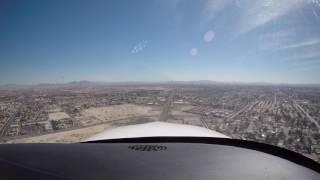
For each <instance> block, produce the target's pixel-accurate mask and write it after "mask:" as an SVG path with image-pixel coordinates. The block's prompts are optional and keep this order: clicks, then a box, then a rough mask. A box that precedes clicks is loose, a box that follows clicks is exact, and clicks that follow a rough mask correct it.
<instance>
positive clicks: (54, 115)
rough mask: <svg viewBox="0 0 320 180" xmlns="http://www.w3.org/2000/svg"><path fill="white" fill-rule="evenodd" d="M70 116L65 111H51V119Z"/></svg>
mask: <svg viewBox="0 0 320 180" xmlns="http://www.w3.org/2000/svg"><path fill="white" fill-rule="evenodd" d="M69 117H70V116H69V115H68V114H67V113H65V112H54V113H49V120H60V119H65V118H69Z"/></svg>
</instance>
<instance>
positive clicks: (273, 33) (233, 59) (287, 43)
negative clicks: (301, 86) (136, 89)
mask: <svg viewBox="0 0 320 180" xmlns="http://www.w3.org/2000/svg"><path fill="white" fill-rule="evenodd" d="M0 27H1V28H0V84H37V83H66V82H70V81H80V80H89V81H106V82H109V81H110V82H114V81H194V80H212V81H221V82H269V83H307V84H308V83H320V0H259V1H252V0H135V1H132V0H103V1H100V0H75V1H73V0H55V1H49V0H28V1H25V0H20V1H16V0H2V1H0Z"/></svg>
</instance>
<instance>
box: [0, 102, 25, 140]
mask: <svg viewBox="0 0 320 180" xmlns="http://www.w3.org/2000/svg"><path fill="white" fill-rule="evenodd" d="M21 107H22V105H20V107H19V108H18V109H17V111H16V112H14V113H13V114H12V115H11V116H10V118H9V119H8V120H7V122H6V123H5V125H4V126H3V127H2V128H1V130H0V137H4V136H6V134H7V132H8V130H9V128H10V126H11V124H12V122H13V121H14V119H15V118H16V116H17V113H18V112H19V111H20V110H21Z"/></svg>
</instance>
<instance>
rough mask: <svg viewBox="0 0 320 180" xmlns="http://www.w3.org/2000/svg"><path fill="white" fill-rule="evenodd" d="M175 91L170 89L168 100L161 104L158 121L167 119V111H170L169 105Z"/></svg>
mask: <svg viewBox="0 0 320 180" xmlns="http://www.w3.org/2000/svg"><path fill="white" fill-rule="evenodd" d="M175 93H176V91H175V90H172V91H171V92H170V94H169V97H168V100H167V102H166V103H165V104H164V106H163V109H162V112H161V114H160V117H159V121H167V120H168V114H169V111H170V107H171V104H172V101H173V100H174V95H175Z"/></svg>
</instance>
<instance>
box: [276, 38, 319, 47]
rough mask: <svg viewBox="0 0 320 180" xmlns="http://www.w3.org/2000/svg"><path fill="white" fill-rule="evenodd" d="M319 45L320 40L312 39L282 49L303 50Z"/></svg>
mask: <svg viewBox="0 0 320 180" xmlns="http://www.w3.org/2000/svg"><path fill="white" fill-rule="evenodd" d="M318 44H320V39H310V40H306V41H303V42H298V43H294V44H289V45H286V46H283V47H282V48H281V49H293V48H303V47H308V46H314V45H318Z"/></svg>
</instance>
